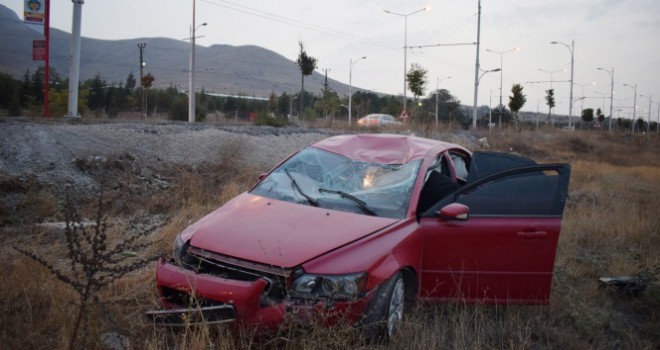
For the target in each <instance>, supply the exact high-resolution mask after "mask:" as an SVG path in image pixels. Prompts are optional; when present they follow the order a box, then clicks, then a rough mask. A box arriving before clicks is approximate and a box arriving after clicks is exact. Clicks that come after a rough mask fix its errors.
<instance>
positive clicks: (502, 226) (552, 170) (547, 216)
mask: <svg viewBox="0 0 660 350" xmlns="http://www.w3.org/2000/svg"><path fill="white" fill-rule="evenodd" d="M520 158H522V157H520ZM489 159H491V160H492V159H493V157H489ZM525 159H526V158H525ZM514 160H515V159H514ZM519 160H520V159H519ZM532 162H533V161H532ZM523 163H525V162H523ZM511 164H514V165H518V163H516V162H513V163H511ZM528 164H529V163H528ZM476 165H477V166H479V164H478V163H477V164H476ZM473 166H474V164H473V165H472V166H471V169H470V170H471V171H472V170H473ZM491 169H492V168H491ZM569 178H570V165H568V164H542V165H527V166H522V167H515V168H513V169H508V170H504V171H499V172H496V173H492V172H489V173H488V174H485V175H483V176H473V178H472V179H470V181H468V183H467V184H466V185H465V186H463V187H462V188H461V189H459V190H457V191H456V192H454V193H453V194H451V195H449V196H447V197H445V198H444V199H442V200H440V201H439V202H438V203H436V204H435V205H433V206H432V207H431V208H430V209H429V210H427V211H426V212H425V213H424V214H422V216H421V218H420V226H421V230H422V235H423V240H424V243H423V254H424V255H423V266H422V283H421V288H422V289H421V296H422V297H427V298H430V299H443V300H460V301H467V302H487V303H504V304H506V303H547V302H548V300H549V296H550V287H551V283H552V273H553V266H554V260H555V254H556V250H557V241H558V239H559V232H560V228H561V219H562V214H563V210H564V204H565V202H566V197H567V191H568V182H569Z"/></svg>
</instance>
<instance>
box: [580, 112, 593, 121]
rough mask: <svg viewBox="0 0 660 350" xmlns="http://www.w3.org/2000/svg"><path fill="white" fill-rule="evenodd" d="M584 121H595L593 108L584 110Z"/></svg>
mask: <svg viewBox="0 0 660 350" xmlns="http://www.w3.org/2000/svg"><path fill="white" fill-rule="evenodd" d="M582 121H583V122H585V123H591V122H593V121H594V110H593V108H587V109H583V110H582Z"/></svg>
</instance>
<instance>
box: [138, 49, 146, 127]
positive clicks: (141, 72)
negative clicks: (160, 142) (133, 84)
mask: <svg viewBox="0 0 660 350" xmlns="http://www.w3.org/2000/svg"><path fill="white" fill-rule="evenodd" d="M137 46H138V49H140V96H141V97H142V116H143V117H145V118H146V117H147V113H146V111H145V110H144V105H145V103H144V89H143V88H142V77H143V76H144V48H145V47H147V43H139V44H137Z"/></svg>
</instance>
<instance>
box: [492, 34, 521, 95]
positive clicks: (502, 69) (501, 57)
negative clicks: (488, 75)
mask: <svg viewBox="0 0 660 350" xmlns="http://www.w3.org/2000/svg"><path fill="white" fill-rule="evenodd" d="M518 50H520V48H519V47H514V48H513V49H509V50H506V51H495V50H491V49H486V51H488V52H492V53H496V54H498V55H500V106H502V95H504V93H503V92H502V74H503V72H504V68H503V61H504V60H503V57H504V54H506V53H509V52H513V51H518Z"/></svg>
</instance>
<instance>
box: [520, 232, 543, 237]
mask: <svg viewBox="0 0 660 350" xmlns="http://www.w3.org/2000/svg"><path fill="white" fill-rule="evenodd" d="M518 237H522V238H545V237H548V233H547V232H546V231H522V232H518Z"/></svg>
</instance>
